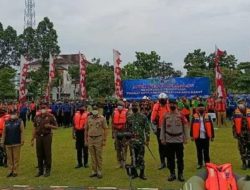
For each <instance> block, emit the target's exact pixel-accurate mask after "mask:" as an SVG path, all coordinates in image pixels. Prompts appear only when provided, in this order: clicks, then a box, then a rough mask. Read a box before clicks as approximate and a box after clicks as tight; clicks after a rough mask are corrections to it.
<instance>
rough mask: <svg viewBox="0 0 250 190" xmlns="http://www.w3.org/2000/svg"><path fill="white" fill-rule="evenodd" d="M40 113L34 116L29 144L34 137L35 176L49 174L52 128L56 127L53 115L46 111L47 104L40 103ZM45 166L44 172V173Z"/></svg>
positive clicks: (46, 175)
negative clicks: (36, 161) (36, 166)
mask: <svg viewBox="0 0 250 190" xmlns="http://www.w3.org/2000/svg"><path fill="white" fill-rule="evenodd" d="M40 108H41V113H40V114H38V115H37V116H36V117H35V118H34V129H33V133H32V139H31V145H32V146H33V144H34V139H36V154H37V160H38V169H39V171H38V173H37V175H36V176H35V177H40V176H41V175H44V177H48V176H50V171H51V160H52V153H51V145H52V129H57V122H56V119H55V117H54V116H53V115H52V114H50V113H49V112H47V108H48V106H47V104H46V103H42V104H41V106H40ZM44 168H45V173H44Z"/></svg>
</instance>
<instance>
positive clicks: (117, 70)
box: [113, 49, 123, 99]
mask: <svg viewBox="0 0 250 190" xmlns="http://www.w3.org/2000/svg"><path fill="white" fill-rule="evenodd" d="M113 55H114V76H115V95H116V97H117V98H120V99H121V98H122V97H123V90H122V78H121V73H122V70H121V62H122V60H121V54H120V52H119V51H117V50H114V49H113Z"/></svg>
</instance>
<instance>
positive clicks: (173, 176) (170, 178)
mask: <svg viewBox="0 0 250 190" xmlns="http://www.w3.org/2000/svg"><path fill="white" fill-rule="evenodd" d="M174 180H176V176H175V174H171V175H170V176H169V177H168V181H174Z"/></svg>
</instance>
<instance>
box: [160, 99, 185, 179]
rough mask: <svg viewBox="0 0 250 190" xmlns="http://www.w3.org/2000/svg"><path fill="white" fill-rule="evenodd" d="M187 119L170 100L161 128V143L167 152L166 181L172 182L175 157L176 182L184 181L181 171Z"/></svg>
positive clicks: (172, 100) (174, 101)
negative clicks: (167, 173) (167, 172)
mask: <svg viewBox="0 0 250 190" xmlns="http://www.w3.org/2000/svg"><path fill="white" fill-rule="evenodd" d="M187 123H188V122H187V119H186V118H185V116H183V115H182V114H181V113H180V112H179V111H178V109H177V102H176V100H174V99H171V100H170V112H169V113H166V114H165V116H164V119H163V124H162V127H161V136H160V139H161V142H162V144H165V145H166V148H167V150H168V152H167V159H168V169H169V170H170V176H169V178H168V181H174V180H175V179H176V175H175V156H176V158H177V167H178V180H179V181H184V178H183V170H184V161H183V157H184V155H183V150H184V147H183V143H186V142H187V138H188V131H187V129H188V128H187Z"/></svg>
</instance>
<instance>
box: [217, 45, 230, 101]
mask: <svg viewBox="0 0 250 190" xmlns="http://www.w3.org/2000/svg"><path fill="white" fill-rule="evenodd" d="M223 55H224V51H221V50H220V49H218V48H216V52H215V58H214V63H215V83H216V93H217V96H218V97H221V96H222V97H223V98H226V96H227V95H226V90H225V86H224V83H223V78H222V72H221V68H220V58H221V57H222V56H223Z"/></svg>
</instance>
